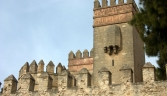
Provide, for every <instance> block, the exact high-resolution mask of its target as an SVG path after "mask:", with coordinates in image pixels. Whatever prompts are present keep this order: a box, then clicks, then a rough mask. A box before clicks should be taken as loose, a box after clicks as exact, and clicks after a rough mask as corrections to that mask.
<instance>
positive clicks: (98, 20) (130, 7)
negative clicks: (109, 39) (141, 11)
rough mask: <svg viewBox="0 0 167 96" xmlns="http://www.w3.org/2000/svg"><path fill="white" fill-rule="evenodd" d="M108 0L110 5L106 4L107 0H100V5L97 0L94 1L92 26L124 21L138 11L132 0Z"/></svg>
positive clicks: (128, 19)
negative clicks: (125, 0)
mask: <svg viewBox="0 0 167 96" xmlns="http://www.w3.org/2000/svg"><path fill="white" fill-rule="evenodd" d="M115 1H116V0H110V5H107V4H108V3H107V2H108V1H107V0H102V7H100V6H99V7H97V6H98V3H97V2H98V1H97V0H96V1H95V2H96V3H95V4H96V5H95V6H96V7H95V8H94V17H93V18H94V24H93V27H99V26H105V25H111V24H118V23H125V22H128V21H130V20H131V19H132V17H133V14H134V13H136V12H137V11H138V8H137V6H136V4H135V2H134V1H133V0H127V2H124V0H118V4H116V3H115Z"/></svg>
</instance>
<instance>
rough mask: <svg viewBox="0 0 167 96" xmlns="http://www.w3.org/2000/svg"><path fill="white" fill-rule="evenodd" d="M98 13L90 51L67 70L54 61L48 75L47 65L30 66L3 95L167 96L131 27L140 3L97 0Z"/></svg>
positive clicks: (165, 86)
mask: <svg viewBox="0 0 167 96" xmlns="http://www.w3.org/2000/svg"><path fill="white" fill-rule="evenodd" d="M93 11H94V16H93V19H94V23H93V28H94V35H93V36H94V37H93V48H92V50H91V51H90V52H88V50H84V52H81V51H80V50H78V51H77V52H76V54H74V52H72V51H71V52H70V53H69V54H68V69H66V68H65V67H64V66H63V65H62V64H61V63H59V64H58V65H57V66H56V68H55V65H54V63H53V62H52V61H50V62H49V63H48V65H47V66H46V71H44V65H45V64H44V62H43V60H41V61H40V62H39V63H38V64H37V63H36V61H35V60H34V61H33V62H32V63H31V64H29V63H28V62H26V63H25V64H24V65H23V66H22V67H21V69H20V71H19V78H18V79H16V78H15V77H14V76H13V75H10V76H9V77H7V78H6V79H5V80H4V87H3V92H2V93H1V94H0V96H69V95H71V96H166V95H165V94H167V82H166V81H156V80H155V67H154V66H153V65H152V64H151V63H146V64H145V57H144V56H145V55H144V49H143V46H144V43H143V42H142V40H141V39H140V36H139V32H138V29H137V28H136V27H135V26H131V25H129V24H128V22H129V21H130V20H131V19H132V18H133V16H134V14H135V13H136V12H137V11H138V8H137V6H136V4H135V2H134V1H133V0H127V1H126V2H125V1H124V0H118V4H116V0H110V5H108V0H102V4H100V2H99V1H98V0H95V1H94V9H93ZM166 68H167V67H166ZM55 69H56V73H55Z"/></svg>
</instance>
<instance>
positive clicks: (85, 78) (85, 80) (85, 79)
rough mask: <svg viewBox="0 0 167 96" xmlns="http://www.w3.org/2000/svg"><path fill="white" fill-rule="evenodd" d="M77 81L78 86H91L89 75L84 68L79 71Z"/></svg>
mask: <svg viewBox="0 0 167 96" xmlns="http://www.w3.org/2000/svg"><path fill="white" fill-rule="evenodd" d="M77 83H78V84H77V85H78V87H79V88H85V87H88V86H91V75H90V73H89V71H88V70H87V69H86V68H83V69H81V70H80V71H79V74H78V78H77Z"/></svg>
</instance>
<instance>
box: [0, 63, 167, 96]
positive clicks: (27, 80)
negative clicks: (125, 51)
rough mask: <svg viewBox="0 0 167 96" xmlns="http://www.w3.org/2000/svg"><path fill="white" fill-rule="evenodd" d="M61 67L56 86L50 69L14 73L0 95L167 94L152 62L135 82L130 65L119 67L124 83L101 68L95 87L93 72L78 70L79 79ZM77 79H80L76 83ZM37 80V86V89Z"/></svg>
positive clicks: (85, 95)
mask: <svg viewBox="0 0 167 96" xmlns="http://www.w3.org/2000/svg"><path fill="white" fill-rule="evenodd" d="M38 65H39V64H38ZM166 68H167V66H166ZM60 69H61V68H60ZM58 70H59V66H58V67H57V71H56V73H54V74H56V76H57V81H56V83H57V88H56V89H55V86H54V85H53V82H54V78H53V76H52V75H51V74H49V73H48V72H40V75H37V76H36V77H34V76H35V75H34V73H30V70H27V72H25V73H24V74H23V75H22V77H21V78H19V79H18V80H17V79H16V78H15V77H14V76H13V75H10V76H9V77H7V78H6V79H5V80H4V87H3V94H0V96H69V95H70V96H166V94H167V81H156V79H155V67H154V66H153V65H152V64H151V63H146V64H145V65H144V66H143V68H142V74H143V82H136V83H133V71H132V69H131V68H130V67H129V66H128V65H123V66H122V68H121V69H120V72H121V73H122V74H123V76H122V77H121V78H120V79H121V84H112V73H111V72H110V71H109V70H108V69H107V68H105V67H103V68H101V69H99V72H98V83H99V85H96V86H91V74H90V73H89V71H88V70H87V69H86V68H83V69H81V70H80V71H79V72H78V77H77V78H74V77H73V76H72V75H71V74H70V72H69V71H68V70H67V69H63V70H61V72H59V71H58ZM36 74H39V73H36ZM35 78H36V79H35ZM75 79H77V81H78V82H75ZM18 81H19V82H18ZM36 82H38V89H35V86H36ZM76 83H77V84H76ZM17 85H19V87H18V86H17ZM76 85H77V86H76Z"/></svg>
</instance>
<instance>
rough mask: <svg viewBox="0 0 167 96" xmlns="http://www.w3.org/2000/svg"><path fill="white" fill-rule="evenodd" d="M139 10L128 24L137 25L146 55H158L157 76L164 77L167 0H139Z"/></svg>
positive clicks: (166, 58) (166, 39)
mask: <svg viewBox="0 0 167 96" xmlns="http://www.w3.org/2000/svg"><path fill="white" fill-rule="evenodd" d="M140 6H141V7H140V8H139V11H138V12H137V13H136V14H135V16H134V18H133V19H132V20H131V21H130V24H132V25H135V26H137V28H138V30H139V33H140V36H141V38H142V40H143V41H144V43H145V47H144V48H145V52H146V54H147V55H148V56H158V57H159V60H158V61H157V63H158V65H159V68H157V77H158V78H159V79H166V73H165V64H166V63H167V0H140Z"/></svg>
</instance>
